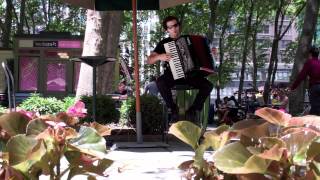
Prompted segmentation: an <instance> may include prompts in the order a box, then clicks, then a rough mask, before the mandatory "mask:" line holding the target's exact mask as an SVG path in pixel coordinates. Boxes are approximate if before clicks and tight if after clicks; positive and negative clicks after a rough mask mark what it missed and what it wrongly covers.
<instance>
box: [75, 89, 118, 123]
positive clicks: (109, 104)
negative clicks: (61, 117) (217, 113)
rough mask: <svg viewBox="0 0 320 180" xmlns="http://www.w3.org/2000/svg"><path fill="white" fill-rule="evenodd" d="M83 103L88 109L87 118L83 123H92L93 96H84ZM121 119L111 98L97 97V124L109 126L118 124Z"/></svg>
mask: <svg viewBox="0 0 320 180" xmlns="http://www.w3.org/2000/svg"><path fill="white" fill-rule="evenodd" d="M81 101H82V102H84V103H85V106H86V109H87V117H85V118H83V119H82V121H85V122H91V121H92V118H91V117H92V96H82V97H81ZM119 117H120V113H119V111H118V110H117V109H116V104H115V102H114V100H113V99H111V97H110V96H106V95H97V99H96V122H98V123H100V124H108V123H111V122H116V123H117V122H118V121H119Z"/></svg>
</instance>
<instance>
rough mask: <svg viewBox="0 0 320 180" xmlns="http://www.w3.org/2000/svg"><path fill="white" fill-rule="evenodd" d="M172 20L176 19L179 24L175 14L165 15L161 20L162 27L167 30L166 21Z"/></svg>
mask: <svg viewBox="0 0 320 180" xmlns="http://www.w3.org/2000/svg"><path fill="white" fill-rule="evenodd" d="M172 20H176V21H177V23H178V25H180V22H179V19H178V18H177V17H175V16H167V17H166V18H164V20H163V21H162V27H163V29H165V30H167V29H168V27H167V22H169V21H172Z"/></svg>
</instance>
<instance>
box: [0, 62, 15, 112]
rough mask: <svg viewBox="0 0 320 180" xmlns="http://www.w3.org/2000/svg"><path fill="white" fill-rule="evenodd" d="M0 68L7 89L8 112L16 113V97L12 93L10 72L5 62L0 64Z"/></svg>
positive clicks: (12, 82)
mask: <svg viewBox="0 0 320 180" xmlns="http://www.w3.org/2000/svg"><path fill="white" fill-rule="evenodd" d="M2 68H3V70H4V74H5V76H6V82H7V87H8V88H7V89H8V102H9V110H10V112H12V109H13V111H16V97H15V93H14V79H13V75H12V72H11V70H10V69H9V67H8V65H7V63H6V62H2Z"/></svg>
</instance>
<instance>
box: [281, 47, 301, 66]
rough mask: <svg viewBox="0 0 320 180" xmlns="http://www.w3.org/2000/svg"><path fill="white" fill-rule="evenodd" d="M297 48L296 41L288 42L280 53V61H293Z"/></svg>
mask: <svg viewBox="0 0 320 180" xmlns="http://www.w3.org/2000/svg"><path fill="white" fill-rule="evenodd" d="M297 49H298V43H297V42H290V43H289V44H288V46H287V47H286V49H285V51H284V53H283V54H282V61H283V62H285V63H293V62H294V58H295V56H296V51H297Z"/></svg>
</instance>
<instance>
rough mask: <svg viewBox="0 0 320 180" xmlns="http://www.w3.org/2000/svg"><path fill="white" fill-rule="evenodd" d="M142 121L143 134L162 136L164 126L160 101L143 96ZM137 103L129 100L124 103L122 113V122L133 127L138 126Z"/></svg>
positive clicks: (153, 97)
mask: <svg viewBox="0 0 320 180" xmlns="http://www.w3.org/2000/svg"><path fill="white" fill-rule="evenodd" d="M140 100H141V120H142V133H143V134H160V133H161V132H162V126H163V110H162V109H163V108H162V104H161V102H160V100H159V99H158V98H157V97H155V96H151V95H142V96H141V98H140ZM135 108H136V101H135V99H134V98H129V99H128V100H126V101H124V102H123V104H122V106H121V109H120V112H121V122H122V123H125V121H126V120H127V123H128V124H129V125H131V126H134V127H135V125H136V110H135Z"/></svg>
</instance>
